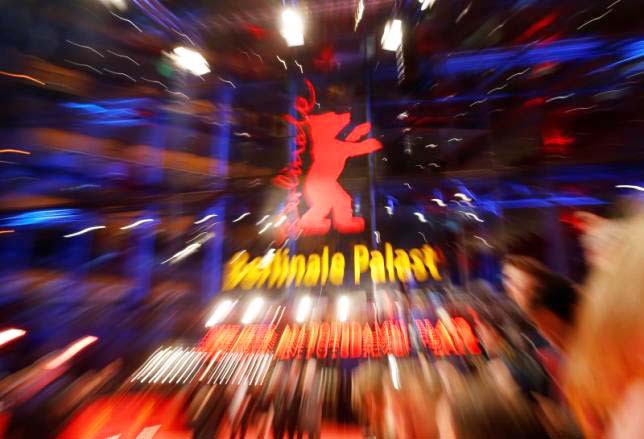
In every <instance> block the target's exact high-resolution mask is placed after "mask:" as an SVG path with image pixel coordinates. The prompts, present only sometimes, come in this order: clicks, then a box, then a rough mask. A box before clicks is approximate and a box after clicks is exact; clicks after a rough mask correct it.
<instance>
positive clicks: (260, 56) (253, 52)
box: [250, 49, 264, 64]
mask: <svg viewBox="0 0 644 439" xmlns="http://www.w3.org/2000/svg"><path fill="white" fill-rule="evenodd" d="M250 53H252V54H253V55H255V56H256V57H257V58H259V60H260V61H261V62H262V64H264V59H263V58H262V55H260V54H259V53H257V52H255V51H254V50H252V49H251V51H250Z"/></svg>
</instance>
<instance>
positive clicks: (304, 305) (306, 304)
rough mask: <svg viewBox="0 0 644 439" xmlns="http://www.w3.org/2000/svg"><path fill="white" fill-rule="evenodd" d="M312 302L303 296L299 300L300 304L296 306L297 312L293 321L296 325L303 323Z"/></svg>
mask: <svg viewBox="0 0 644 439" xmlns="http://www.w3.org/2000/svg"><path fill="white" fill-rule="evenodd" d="M312 303H313V301H312V300H311V298H310V297H309V296H304V297H302V298H301V299H300V302H299V303H298V304H297V311H296V313H295V321H296V322H298V323H303V322H304V321H305V320H306V318H307V317H308V316H309V313H310V312H311V304H312Z"/></svg>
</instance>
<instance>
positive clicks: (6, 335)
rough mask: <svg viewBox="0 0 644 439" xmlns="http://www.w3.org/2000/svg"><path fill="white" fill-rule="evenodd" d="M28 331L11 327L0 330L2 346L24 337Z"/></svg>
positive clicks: (0, 343)
mask: <svg viewBox="0 0 644 439" xmlns="http://www.w3.org/2000/svg"><path fill="white" fill-rule="evenodd" d="M26 333H27V331H25V330H24V329H17V328H9V329H5V330H3V331H0V346H4V345H6V344H7V343H9V342H10V341H12V340H15V339H17V338H20V337H22V336H23V335H25V334H26Z"/></svg>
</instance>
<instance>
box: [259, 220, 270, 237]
mask: <svg viewBox="0 0 644 439" xmlns="http://www.w3.org/2000/svg"><path fill="white" fill-rule="evenodd" d="M272 225H273V223H272V222H270V221H269V222H267V223H266V225H265V226H264V227H262V229H261V230H260V231H259V232H257V233H258V234H259V235H261V234H262V233H264V232H265V231H267V230H268V229H269V228H270V227H271V226H272Z"/></svg>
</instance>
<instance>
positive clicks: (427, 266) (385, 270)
mask: <svg viewBox="0 0 644 439" xmlns="http://www.w3.org/2000/svg"><path fill="white" fill-rule="evenodd" d="M384 247H385V248H384V252H381V251H380V250H371V251H370V250H369V249H368V248H367V246H365V245H362V244H358V245H354V246H353V267H352V270H351V272H352V273H353V281H354V284H355V285H360V283H361V280H362V275H363V274H365V273H367V272H369V274H370V277H371V280H372V281H373V282H374V283H376V284H382V283H387V282H396V281H400V282H404V283H408V282H412V281H416V282H424V281H427V280H428V279H429V277H430V276H431V277H432V279H434V280H441V279H442V276H441V274H440V271H439V269H438V264H439V263H440V262H441V261H442V260H443V257H442V256H441V253H439V252H438V251H436V250H434V248H432V247H431V246H429V245H423V246H422V247H421V248H413V249H411V250H409V251H406V250H402V249H394V247H393V246H392V245H391V244H389V243H386V244H385V245H384ZM383 253H384V254H383ZM345 267H346V259H345V257H344V254H342V253H340V252H335V253H334V254H333V255H330V254H329V248H328V247H327V246H325V247H324V249H323V250H322V253H321V254H318V253H311V254H309V255H308V256H305V255H302V254H295V255H293V256H291V255H289V250H288V249H281V250H278V251H277V252H276V253H274V254H272V255H271V257H270V258H269V259H267V256H266V255H265V256H258V257H255V258H253V259H252V260H251V258H250V255H249V254H248V252H247V251H246V250H242V251H239V252H237V253H235V254H234V255H233V256H232V258H230V260H229V262H228V263H227V264H226V268H225V272H224V281H223V286H222V289H223V290H231V289H234V288H238V287H239V288H241V289H243V290H250V289H253V288H260V287H264V288H283V287H289V286H291V285H295V286H296V287H300V286H304V287H315V286H319V285H321V286H325V285H327V284H328V283H329V284H331V285H335V286H339V285H342V284H343V283H344V276H345V271H346V270H345Z"/></svg>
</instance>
